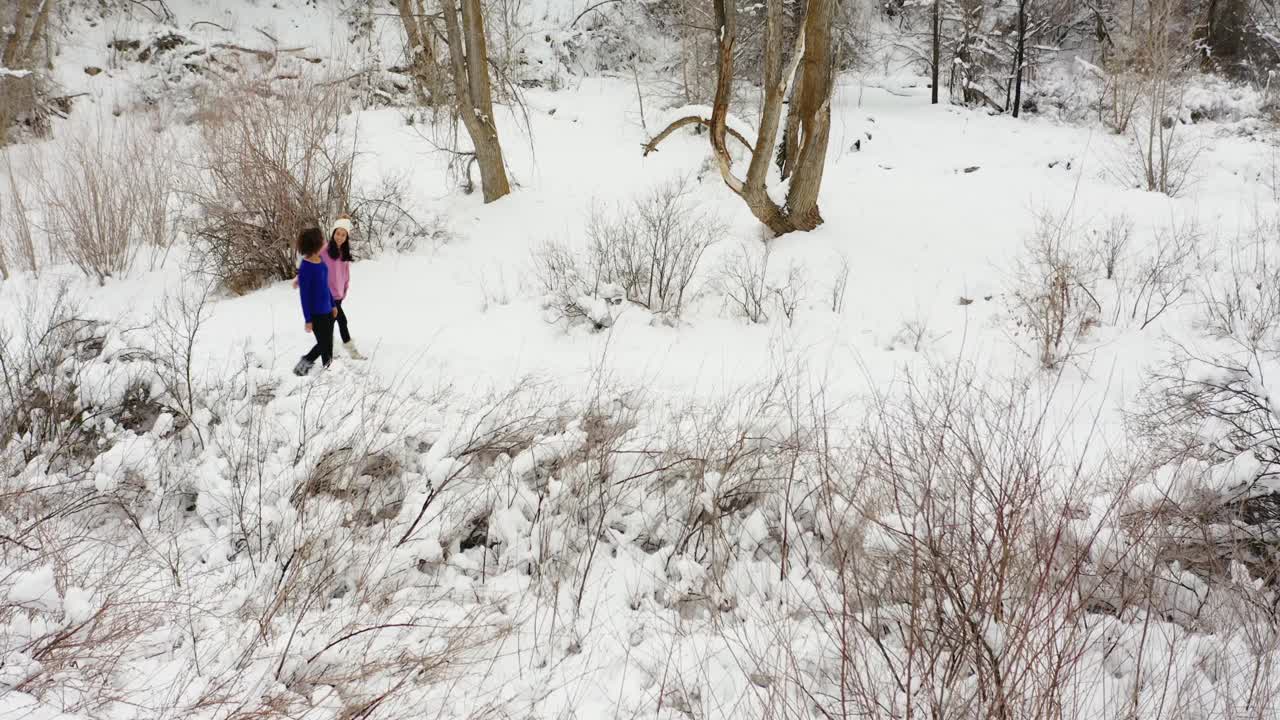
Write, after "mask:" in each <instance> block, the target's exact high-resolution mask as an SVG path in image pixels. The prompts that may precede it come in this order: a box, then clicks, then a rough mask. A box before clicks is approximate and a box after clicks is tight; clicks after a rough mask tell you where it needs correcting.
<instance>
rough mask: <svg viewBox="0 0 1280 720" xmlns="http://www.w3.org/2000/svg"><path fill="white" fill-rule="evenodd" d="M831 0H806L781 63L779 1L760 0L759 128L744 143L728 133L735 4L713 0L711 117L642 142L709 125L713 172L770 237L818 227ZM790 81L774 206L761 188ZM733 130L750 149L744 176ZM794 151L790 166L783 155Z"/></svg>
mask: <svg viewBox="0 0 1280 720" xmlns="http://www.w3.org/2000/svg"><path fill="white" fill-rule="evenodd" d="M834 8H835V2H834V0H809V2H808V3H807V4H806V7H805V12H804V18H803V21H802V22H801V23H800V28H801V29H800V33H799V37H798V39H797V40H796V44H795V47H794V48H793V50H792V54H791V58H790V59H789V60H788V61H787V62H786V63H785V64H784V63H783V58H782V44H783V38H782V35H783V3H782V1H781V0H769V1H768V3H767V5H766V13H767V14H766V22H765V51H764V62H763V66H764V83H763V90H764V104H763V107H762V109H761V113H760V128H759V131H758V135H757V137H756V140H755V144H754V145H751V143H750V142H749V141H748V140H747V139H746V138H745V137H743V136H742V134H741V133H740V132H732V133H731V132H730V130H729V103H730V99H731V96H732V91H733V63H734V46H735V43H736V41H737V9H736V7H735V5H734V2H733V0H715V14H716V18H715V19H716V28H717V38H718V40H717V47H718V55H717V58H716V93H715V102H714V106H713V108H712V112H711V117H710V118H707V117H703V115H702V114H692V115H689V116H685V117H681V118H678V119H677V120H675V121H674V122H672V123H671V124H670V125H668V126H667V127H666V129H664V130H663V131H662V132H660V133H658V135H657V136H656V137H654V138H653V139H652V140H650V141H649V142H648V143H647V144H646V145H645V146H644V152H645V154H646V155H647V154H649V153H650V152H653V151H655V150H657V148H658V145H659V144H660V143H661V142H662V141H663V140H665V139H666V138H667V137H668V136H670V135H671V134H672V133H673V132H675V131H676V130H678V129H680V128H682V127H686V126H688V125H693V124H701V125H706V126H708V127H710V128H711V133H710V137H711V148H712V150H713V151H714V153H715V156H716V160H717V162H718V164H719V167H720V176H721V177H722V178H723V179H724V181H725V184H726V185H728V186H729V189H730V190H733V191H734V192H735V193H736V194H737V195H738V196H739V197H741V198H742V199H743V200H744V201H745V202H746V203H747V207H748V208H750V209H751V213H752V214H753V215H755V216H756V218H757V219H759V220H760V222H762V223H764V224H765V225H766V226H768V227H769V229H770V230H772V231H773V232H774V234H776V235H783V234H785V233H789V232H793V231H796V230H812V229H814V228H816V227H818V226H819V225H821V224H822V214H821V213H820V212H819V210H818V192H819V189H820V188H821V186H822V173H823V169H824V167H825V164H826V154H827V141H828V138H829V135H830V130H831V88H832V81H833V72H832V53H831V45H832V44H831V24H832V23H831V21H832V13H833V11H834ZM793 78H794V79H795V83H796V85H795V89H796V92H795V98H794V101H793V102H794V103H795V105H796V110H795V113H796V126H797V128H798V129H797V133H798V138H799V139H798V140H797V142H796V149H795V151H794V153H791V152H786V151H784V152H786V158H785V159H784V162H783V166H784V172H787V169H788V168H790V169H791V172H788V173H787V174H788V175H789V176H790V181H791V182H790V186H789V187H788V190H787V199H786V202H785V203H784V204H783V205H779V204H778V203H777V202H775V201H774V200H773V199H772V198H771V197H770V196H769V191H768V187H767V180H768V174H769V164H770V161H771V160H772V159H773V158H774V157H775V152H774V146H775V143H776V141H777V135H778V126H779V124H780V120H781V117H782V106H783V103H784V100H785V98H786V97H787V89H788V86H789V85H791V83H792V80H793ZM729 134H733V135H734V137H735V139H737V140H738V141H739V142H741V143H742V144H744V145H746V146H747V147H748V149H749V153H748V154H749V155H750V158H751V162H750V165H749V167H748V170H747V174H746V177H745V178H740V177H739V176H738V175H736V174H735V173H734V171H733V157H732V155H731V154H730V153H729V147H728V141H727V139H726V136H727V135H729ZM792 156H794V158H795V160H794V164H792V163H791V161H790V158H791V157H792Z"/></svg>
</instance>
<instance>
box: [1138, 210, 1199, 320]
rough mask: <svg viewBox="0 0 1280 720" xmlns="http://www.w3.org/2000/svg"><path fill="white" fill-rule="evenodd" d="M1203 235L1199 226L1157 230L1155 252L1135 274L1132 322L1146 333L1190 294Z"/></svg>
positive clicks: (1151, 252)
mask: <svg viewBox="0 0 1280 720" xmlns="http://www.w3.org/2000/svg"><path fill="white" fill-rule="evenodd" d="M1199 239H1200V234H1199V231H1198V230H1197V228H1196V227H1195V225H1193V224H1184V225H1181V226H1172V227H1169V228H1165V229H1161V230H1157V231H1156V233H1155V238H1154V242H1153V243H1152V246H1151V247H1152V248H1153V249H1152V250H1151V251H1150V252H1149V254H1148V255H1147V256H1146V257H1145V258H1143V260H1142V262H1141V263H1140V265H1139V266H1138V268H1137V272H1136V274H1135V282H1136V288H1135V289H1134V294H1133V300H1132V306H1131V309H1130V311H1129V320H1130V321H1132V322H1136V323H1139V328H1140V329H1144V330H1145V329H1146V328H1147V326H1148V325H1150V324H1151V323H1153V322H1155V321H1156V320H1157V319H1158V318H1159V317H1160V316H1161V315H1163V314H1164V313H1165V312H1166V311H1167V310H1169V309H1170V308H1173V307H1175V306H1176V305H1177V304H1178V303H1179V302H1180V301H1181V300H1182V298H1183V297H1185V296H1186V295H1187V293H1188V292H1190V289H1191V287H1190V285H1191V278H1192V273H1193V272H1194V269H1195V268H1194V267H1193V266H1192V260H1193V259H1194V258H1195V256H1196V249H1197V245H1198V242H1199Z"/></svg>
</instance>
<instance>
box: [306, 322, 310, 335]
mask: <svg viewBox="0 0 1280 720" xmlns="http://www.w3.org/2000/svg"><path fill="white" fill-rule="evenodd" d="M310 333H311V323H307V334H310Z"/></svg>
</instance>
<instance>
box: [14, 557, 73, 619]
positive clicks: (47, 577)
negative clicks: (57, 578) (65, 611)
mask: <svg viewBox="0 0 1280 720" xmlns="http://www.w3.org/2000/svg"><path fill="white" fill-rule="evenodd" d="M6 584H7V585H8V586H9V591H8V593H7V594H8V602H9V603H10V604H13V605H17V606H19V607H26V608H33V609H37V610H50V611H52V610H57V609H58V608H59V606H60V601H61V598H60V597H59V596H58V589H57V587H56V586H55V585H54V575H53V566H52V565H43V566H41V567H38V568H36V569H34V570H22V571H19V572H16V573H14V574H13V575H12V576H11V577H10V578H8V580H7V581H6Z"/></svg>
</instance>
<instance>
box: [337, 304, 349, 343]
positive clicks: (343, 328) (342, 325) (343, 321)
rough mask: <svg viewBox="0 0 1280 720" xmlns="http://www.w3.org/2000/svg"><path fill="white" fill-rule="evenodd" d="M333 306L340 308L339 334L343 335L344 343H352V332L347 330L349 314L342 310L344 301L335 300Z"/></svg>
mask: <svg viewBox="0 0 1280 720" xmlns="http://www.w3.org/2000/svg"><path fill="white" fill-rule="evenodd" d="M333 306H334V307H336V308H338V332H339V333H341V335H342V342H344V343H349V342H351V331H350V330H347V313H346V312H345V311H344V310H343V309H342V301H341V300H334V301H333Z"/></svg>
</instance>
